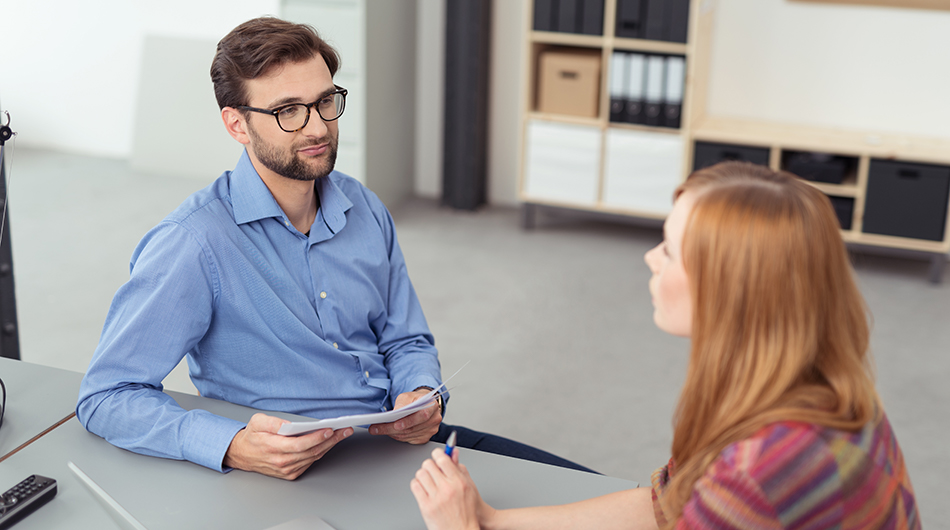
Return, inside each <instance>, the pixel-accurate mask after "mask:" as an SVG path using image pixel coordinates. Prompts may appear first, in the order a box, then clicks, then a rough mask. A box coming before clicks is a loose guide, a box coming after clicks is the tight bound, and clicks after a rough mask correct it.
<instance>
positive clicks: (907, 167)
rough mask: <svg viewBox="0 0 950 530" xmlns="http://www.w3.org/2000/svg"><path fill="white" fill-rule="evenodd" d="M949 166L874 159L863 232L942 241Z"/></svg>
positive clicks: (949, 193)
mask: <svg viewBox="0 0 950 530" xmlns="http://www.w3.org/2000/svg"><path fill="white" fill-rule="evenodd" d="M948 200H950V166H936V165H930V164H916V163H909V162H900V161H895V160H875V159H872V160H871V167H870V170H869V172H868V187H867V196H866V197H865V200H864V223H863V226H862V229H861V230H862V231H863V232H866V233H869V234H882V235H888V236H899V237H909V238H913V239H927V240H930V241H943V238H944V231H945V229H946V226H947V201H948Z"/></svg>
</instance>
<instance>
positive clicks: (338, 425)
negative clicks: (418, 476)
mask: <svg viewBox="0 0 950 530" xmlns="http://www.w3.org/2000/svg"><path fill="white" fill-rule="evenodd" d="M467 365H468V363H465V365H463V366H462V368H465V366H467ZM462 368H459V369H458V371H456V372H455V373H454V374H452V377H455V375H456V374H458V373H459V372H461V371H462ZM452 377H449V379H452ZM449 379H446V380H445V381H443V382H442V384H441V385H439V387H438V388H436V389H434V390H431V391H429V393H427V394H426V395H424V396H422V397H421V398H419V399H417V400H415V401H413V402H412V403H410V404H408V405H405V406H402V407H399V408H398V409H394V410H387V411H386V412H373V413H370V414H355V415H353V416H340V417H339V418H329V419H325V420H315V421H295V422H291V423H285V424H283V425H281V426H280V430H278V431H277V434H280V435H283V436H294V435H298V434H307V433H308V432H313V431H316V430H318V429H334V430H336V429H345V428H347V427H358V426H361V425H373V424H375V423H392V422H394V421H396V420H399V419H402V418H405V417H406V416H408V415H410V414H412V413H413V412H417V411H420V410H422V409H424V408H426V407H428V406H429V405H431V404H433V403H435V402H436V400H435V396H436V394H438V393H440V392H442V389H443V388H445V383H447V382H448V381H449Z"/></svg>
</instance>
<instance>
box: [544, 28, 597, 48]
mask: <svg viewBox="0 0 950 530" xmlns="http://www.w3.org/2000/svg"><path fill="white" fill-rule="evenodd" d="M531 41H532V42H535V43H541V44H555V45H561V46H581V47H584V48H601V47H603V45H604V37H602V36H601V35H580V34H577V33H560V32H555V31H532V32H531Z"/></svg>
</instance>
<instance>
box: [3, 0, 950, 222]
mask: <svg viewBox="0 0 950 530" xmlns="http://www.w3.org/2000/svg"><path fill="white" fill-rule="evenodd" d="M371 1H384V0H371ZM417 1H418V5H419V8H418V10H417V18H416V23H417V26H418V47H417V53H416V57H417V60H418V71H417V78H416V79H417V81H418V87H419V90H418V91H417V95H416V101H417V114H416V120H417V122H416V123H417V127H416V139H417V145H416V178H415V189H416V192H417V193H418V194H420V195H423V196H431V197H437V196H439V195H440V194H441V186H442V182H441V175H442V158H441V152H442V134H443V132H442V125H441V124H442V112H443V110H442V105H443V101H442V95H441V89H440V88H439V87H440V86H441V84H442V78H443V75H444V73H443V72H444V64H443V62H444V59H443V57H444V44H443V39H444V35H443V34H444V31H445V29H444V24H445V12H444V9H445V5H444V3H445V1H446V0H417ZM522 1H529V0H522ZM711 1H714V3H715V4H716V5H717V6H718V13H717V21H716V33H715V38H714V42H713V53H712V61H713V69H712V71H713V75H712V79H711V80H710V98H709V108H710V111H711V112H713V113H715V114H720V115H728V116H736V117H744V118H753V119H766V120H776V121H784V122H790V123H807V124H813V125H825V126H831V127H843V128H856V129H862V130H863V129H871V130H879V131H882V132H899V133H906V134H915V135H930V136H943V137H947V136H950V97H947V96H946V92H947V87H948V86H950V13H948V12H944V11H926V10H918V9H907V10H902V9H895V8H876V7H861V6H841V5H839V6H836V5H818V4H811V3H796V2H791V1H789V0H718V1H715V0H711ZM50 6H53V7H50ZM278 9H279V0H205V1H202V2H189V1H185V0H167V1H159V0H137V1H130V0H86V1H83V2H75V1H71V0H53V1H46V2H27V1H22V0H0V17H2V18H0V27H2V30H3V35H4V37H5V42H7V43H9V44H10V46H9V48H8V50H15V51H14V52H13V53H2V54H0V103H2V105H3V108H4V109H7V110H10V111H11V116H12V118H13V126H14V130H16V131H17V132H19V133H20V136H19V137H18V139H17V143H18V144H19V145H23V146H32V147H44V148H51V149H56V150H60V151H69V152H77V153H85V154H91V155H101V156H109V157H118V158H128V157H129V156H130V153H131V149H132V139H133V135H134V116H135V112H136V97H137V96H136V95H137V94H138V92H139V90H138V89H139V87H138V86H137V84H138V80H139V78H140V74H141V72H140V68H141V56H142V51H143V42H144V40H145V36H146V35H164V36H177V37H184V38H192V39H205V40H214V41H217V40H218V39H220V38H221V36H223V35H224V34H225V33H227V31H229V30H230V29H231V28H233V27H234V26H235V25H237V24H238V23H240V22H242V21H244V20H246V19H249V18H252V17H255V16H258V15H261V14H267V13H277V12H278ZM492 9H493V36H492V71H491V76H492V78H491V91H492V92H491V94H490V96H489V97H490V101H491V105H492V110H491V115H490V116H489V161H488V172H489V199H490V201H491V202H492V203H495V204H513V203H515V202H517V189H516V186H517V180H518V170H519V168H518V153H519V152H520V141H521V135H520V131H519V130H518V118H517V116H518V114H519V112H520V108H519V105H520V97H519V96H518V95H519V94H520V91H521V90H522V86H521V81H522V75H521V60H522V59H521V57H522V55H521V54H522V48H521V46H522V40H523V35H522V31H523V28H524V20H523V3H522V2H516V1H512V0H494V2H493V6H492ZM157 104H160V102H157Z"/></svg>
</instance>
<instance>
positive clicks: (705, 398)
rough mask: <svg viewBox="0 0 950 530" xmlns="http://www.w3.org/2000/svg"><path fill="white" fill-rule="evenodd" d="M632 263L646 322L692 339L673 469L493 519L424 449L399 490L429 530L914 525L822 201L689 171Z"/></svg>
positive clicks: (462, 472)
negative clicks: (639, 276)
mask: <svg viewBox="0 0 950 530" xmlns="http://www.w3.org/2000/svg"><path fill="white" fill-rule="evenodd" d="M645 259H646V262H647V264H648V265H649V267H650V269H651V271H652V272H653V277H652V278H651V280H650V293H651V294H652V296H653V304H654V308H655V311H654V321H655V322H656V324H657V326H658V327H659V328H660V329H662V330H664V331H666V332H668V333H671V334H674V335H680V336H688V337H690V338H691V352H690V359H689V368H688V371H687V376H686V381H685V383H684V385H683V389H682V392H681V395H680V399H679V404H678V407H677V410H676V415H675V418H674V432H673V446H672V458H671V459H670V462H669V464H668V465H667V466H664V467H662V468H660V469H659V470H657V471H656V472H655V473H654V474H653V480H652V482H653V484H652V488H637V489H634V490H629V491H623V492H618V493H614V494H612V495H607V496H603V497H598V498H594V499H589V500H587V501H583V502H579V503H574V504H568V505H563V506H550V507H540V508H525V509H516V510H495V509H493V508H492V507H491V506H489V505H488V504H486V503H485V502H484V501H483V500H482V499H481V497H479V495H478V490H477V489H476V487H475V485H474V483H472V481H471V478H470V477H469V475H468V472H467V471H466V469H465V466H464V465H461V464H458V454H457V451H456V452H455V453H454V454H453V456H452V458H449V457H447V456H446V455H445V454H444V452H441V451H440V450H437V451H434V452H433V459H431V460H427V461H426V462H425V463H424V464H423V466H422V468H421V469H420V470H419V471H418V473H416V478H415V479H413V481H412V484H411V489H412V492H413V494H414V495H415V497H416V500H417V501H418V502H419V507H420V509H421V510H422V515H423V518H424V519H425V521H426V524H427V526H428V527H429V528H430V529H436V528H438V529H448V528H479V527H481V528H597V529H603V528H657V527H660V528H673V527H676V528H694V527H695V528H799V527H808V528H841V529H851V528H919V527H920V520H919V517H918V515H917V508H916V503H915V500H914V493H913V489H912V488H911V484H910V478H909V477H908V475H907V470H906V468H905V467H904V459H903V456H902V454H901V452H900V448H899V447H898V445H897V440H896V438H895V437H894V434H893V432H892V431H891V428H890V424H889V423H888V421H887V417H886V416H885V414H884V411H883V409H882V408H881V404H880V401H879V398H878V396H877V392H876V391H875V389H874V383H873V380H872V377H871V373H870V366H869V365H870V359H869V358H868V355H867V349H868V333H869V331H868V318H867V314H866V309H865V304H864V301H863V299H862V297H861V295H860V293H859V292H858V289H857V286H856V285H855V282H854V280H853V278H852V273H851V268H850V265H849V262H848V257H847V253H846V252H845V248H844V244H843V242H842V240H841V236H840V234H839V232H838V223H837V219H836V218H835V215H834V212H833V210H832V208H831V204H830V202H829V201H828V199H827V198H826V197H825V196H824V195H823V194H822V193H821V192H819V191H818V190H816V189H815V188H813V187H812V186H810V185H808V184H806V183H805V182H803V181H801V180H799V179H797V178H795V177H794V176H793V175H791V174H789V173H784V172H774V171H771V170H769V169H767V168H765V167H763V166H756V165H752V164H748V163H740V162H725V163H721V164H718V165H716V166H713V167H710V168H706V169H702V170H699V171H697V172H695V173H693V174H692V175H690V177H689V178H688V179H687V180H686V182H685V183H683V184H682V185H681V186H680V187H679V188H678V189H677V191H676V193H675V199H674V206H673V210H672V212H671V213H670V215H669V217H668V218H667V220H666V223H665V224H664V241H663V242H662V243H660V244H659V245H658V246H657V247H656V248H654V249H652V250H650V251H649V252H647V254H646V257H645Z"/></svg>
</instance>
